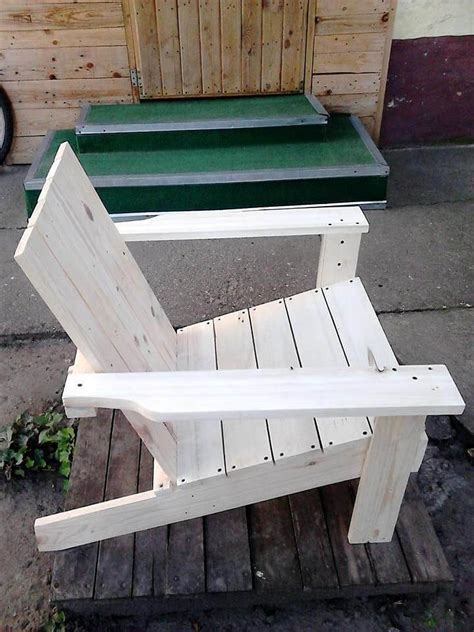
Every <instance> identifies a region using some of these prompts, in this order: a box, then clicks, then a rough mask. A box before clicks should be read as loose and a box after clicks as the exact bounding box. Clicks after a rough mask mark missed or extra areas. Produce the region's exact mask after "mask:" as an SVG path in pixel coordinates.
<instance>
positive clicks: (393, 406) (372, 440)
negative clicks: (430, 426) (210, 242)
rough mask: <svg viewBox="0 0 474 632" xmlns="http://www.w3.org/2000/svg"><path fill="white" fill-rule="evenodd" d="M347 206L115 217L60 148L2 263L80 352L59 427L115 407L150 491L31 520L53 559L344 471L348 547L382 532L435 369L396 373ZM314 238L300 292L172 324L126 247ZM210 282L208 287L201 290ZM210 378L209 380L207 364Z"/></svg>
mask: <svg viewBox="0 0 474 632" xmlns="http://www.w3.org/2000/svg"><path fill="white" fill-rule="evenodd" d="M365 232H368V224H367V221H366V219H365V217H364V215H363V214H362V212H361V210H360V209H359V208H357V207H356V208H291V209H287V208H276V209H254V210H248V209H247V210H230V211H199V212H189V213H164V214H162V215H158V216H157V217H155V218H153V219H149V220H143V221H131V222H125V223H118V224H114V223H113V221H112V220H111V218H110V217H109V215H108V214H107V211H106V209H105V208H104V206H103V204H102V202H101V201H100V199H99V197H98V196H97V194H96V192H95V190H94V188H93V187H92V185H91V183H90V181H89V179H88V177H87V176H86V174H85V173H84V171H83V170H82V168H81V166H80V164H79V162H78V160H77V158H76V157H75V155H74V153H73V152H72V150H71V149H70V147H69V146H68V145H67V144H64V145H62V146H61V147H60V149H59V151H58V153H57V156H56V160H55V162H54V164H53V166H52V168H51V170H50V172H49V175H48V177H47V180H46V184H45V186H44V188H43V191H42V193H41V196H40V199H39V201H38V205H37V207H36V209H35V211H34V213H33V215H32V217H31V219H30V221H29V223H28V227H27V229H26V230H25V233H24V235H23V237H22V239H21V241H20V244H19V246H18V249H17V252H16V255H15V258H16V260H17V262H18V263H19V264H20V266H21V267H22V268H23V270H24V271H25V273H26V274H27V275H28V277H29V279H30V280H31V282H32V283H33V285H34V286H35V288H36V290H37V291H38V293H39V294H40V295H41V296H42V297H43V299H44V300H45V302H46V303H47V304H48V306H49V307H50V309H51V311H52V312H53V313H54V314H55V316H56V318H57V319H58V320H59V322H60V323H61V324H62V326H63V327H64V329H65V330H66V332H67V333H68V334H69V336H70V337H71V339H72V340H73V341H74V343H75V344H76V346H77V348H78V352H77V358H76V362H75V364H74V366H73V367H72V368H71V370H70V373H69V376H68V377H67V380H66V386H65V389H64V394H63V400H64V403H65V406H66V410H67V412H68V414H69V416H72V417H85V416H94V415H95V408H96V407H107V408H119V409H121V410H122V411H123V412H124V414H125V415H126V417H127V419H128V421H129V422H130V424H131V425H132V426H133V427H134V428H135V430H136V431H137V433H138V434H139V436H140V437H141V439H142V440H143V442H144V443H145V445H146V446H147V447H148V449H149V450H150V452H151V453H152V455H153V456H154V458H155V482H154V489H153V490H152V491H147V492H143V493H137V494H134V495H132V496H127V497H125V498H120V499H117V500H111V501H107V502H102V503H99V504H95V505H91V506H88V507H83V508H81V509H75V510H72V511H66V512H64V513H60V514H57V515H53V516H48V517H45V518H40V519H38V520H37V521H36V524H35V529H36V535H37V541H38V546H39V548H40V549H41V550H58V549H65V548H69V547H73V546H77V545H82V544H86V543H89V542H94V541H97V540H102V539H106V538H111V537H114V536H119V535H123V534H126V533H131V532H135V531H139V530H142V529H148V528H151V527H156V526H159V525H164V524H169V523H172V522H178V521H181V520H187V519H190V518H194V517H197V516H203V515H206V514H210V513H215V512H220V511H224V510H227V509H231V508H233V507H238V506H243V505H246V504H249V503H254V502H259V501H262V500H266V499H270V498H275V497H278V496H282V495H286V494H290V493H294V492H298V491H303V490H306V489H309V488H312V487H317V486H322V485H326V484H329V483H335V482H338V481H343V480H348V479H352V478H357V477H360V484H359V487H358V493H357V498H356V502H355V507H354V513H353V516H352V522H351V525H350V531H349V540H350V542H352V543H360V542H386V541H389V540H390V539H391V538H392V534H393V531H394V527H395V523H396V520H397V516H398V512H399V508H400V504H401V501H402V498H403V494H404V491H405V487H406V484H407V480H408V477H409V474H410V472H411V471H414V470H417V469H418V467H419V465H420V463H421V460H422V458H423V453H424V450H425V447H426V436H425V434H424V421H425V416H426V415H427V414H458V413H461V412H462V410H463V407H464V403H463V401H462V399H461V396H460V395H459V392H458V390H457V388H456V386H455V384H454V383H453V381H452V379H451V377H450V375H449V373H448V371H447V369H446V367H444V366H400V365H399V364H398V363H397V360H396V358H395V355H394V353H393V351H392V349H391V347H390V345H389V343H388V341H387V339H386V337H385V334H384V332H383V330H382V328H381V326H380V323H379V321H378V319H377V316H376V314H375V312H374V310H373V308H372V305H371V303H370V300H369V298H368V296H367V294H366V292H365V290H364V287H363V285H362V283H361V282H360V280H359V279H357V278H354V275H355V272H356V265H357V258H358V252H359V245H360V240H361V235H362V233H365ZM310 234H318V235H321V238H322V244H321V252H320V257H319V269H318V276H317V281H316V287H315V288H314V289H313V290H310V291H308V292H303V293H301V294H297V295H295V296H290V297H288V298H284V299H283V298H282V299H280V300H276V301H272V302H270V303H266V304H264V305H259V306H256V307H251V308H249V309H242V310H239V311H236V312H233V313H230V314H226V315H224V316H218V317H217V318H214V319H212V320H207V321H204V322H200V323H197V324H194V325H190V326H189V327H183V328H182V329H179V330H178V331H177V332H176V331H175V330H174V329H173V327H172V325H171V323H170V321H169V320H168V318H167V316H166V314H165V312H164V311H163V309H162V307H161V306H160V304H159V302H158V301H157V299H156V297H155V296H154V294H153V292H152V290H151V289H150V287H149V285H148V283H147V281H146V280H145V278H144V276H143V274H142V273H141V271H140V269H139V268H138V265H137V264H136V262H135V261H134V259H133V257H132V256H131V254H130V252H129V250H128V248H127V246H126V243H125V242H126V241H144V240H169V239H212V238H238V237H251V236H252V237H257V236H258V237H264V236H270V235H271V236H276V235H310ZM209 282H210V283H212V278H210V279H209ZM216 369H219V370H218V371H216Z"/></svg>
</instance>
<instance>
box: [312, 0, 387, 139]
mask: <svg viewBox="0 0 474 632" xmlns="http://www.w3.org/2000/svg"><path fill="white" fill-rule="evenodd" d="M395 7H396V0H363V1H361V2H356V1H355V0H335V1H334V2H333V1H331V0H322V1H318V3H317V14H316V25H315V34H314V46H313V62H312V82H311V90H312V92H313V94H316V95H318V96H325V97H326V101H325V105H326V106H327V108H328V110H329V112H352V113H353V114H357V115H358V116H361V117H364V118H365V119H366V120H365V123H366V128H367V130H368V131H369V133H370V134H371V136H372V137H373V138H374V139H375V140H377V138H378V135H379V133H380V126H381V117H382V107H383V99H384V93H385V83H386V80H387V71H388V60H389V55H390V47H391V38H392V30H393V23H394V17H395ZM354 95H357V98H354ZM370 95H373V96H374V97H375V98H372V97H371V96H370Z"/></svg>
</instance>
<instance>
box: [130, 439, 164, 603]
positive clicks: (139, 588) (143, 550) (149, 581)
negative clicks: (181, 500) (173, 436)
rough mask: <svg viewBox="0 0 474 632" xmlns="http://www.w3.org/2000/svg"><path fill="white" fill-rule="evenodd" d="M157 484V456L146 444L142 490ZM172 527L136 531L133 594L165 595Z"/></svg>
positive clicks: (140, 595)
mask: <svg viewBox="0 0 474 632" xmlns="http://www.w3.org/2000/svg"><path fill="white" fill-rule="evenodd" d="M152 487H153V457H152V456H151V454H150V453H149V451H148V450H147V449H146V447H145V445H144V444H143V443H142V444H141V447H140V470H139V476H138V492H145V491H148V490H149V489H152ZM167 549H168V527H158V528H156V529H148V530H147V531H139V532H138V533H136V534H135V555H134V562H133V588H132V595H133V597H147V596H153V595H163V594H164V593H165V585H166V557H167Z"/></svg>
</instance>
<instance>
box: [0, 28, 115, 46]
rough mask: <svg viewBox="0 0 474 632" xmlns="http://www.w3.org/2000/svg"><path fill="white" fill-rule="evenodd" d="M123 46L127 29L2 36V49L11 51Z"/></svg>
mask: <svg viewBox="0 0 474 632" xmlns="http://www.w3.org/2000/svg"><path fill="white" fill-rule="evenodd" d="M99 44H100V45H101V46H123V45H124V44H125V29H124V28H123V27H121V26H117V27H113V28H83V29H73V28H71V29H44V30H38V31H17V30H14V29H13V30H11V31H10V32H7V33H4V34H3V35H2V47H4V48H9V49H12V48H14V49H20V50H21V49H29V48H33V49H35V50H36V49H38V48H49V49H52V50H54V49H56V48H69V47H71V46H83V47H84V46H98V45H99Z"/></svg>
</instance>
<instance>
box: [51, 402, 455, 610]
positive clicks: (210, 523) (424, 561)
mask: <svg viewBox="0 0 474 632" xmlns="http://www.w3.org/2000/svg"><path fill="white" fill-rule="evenodd" d="M107 415H108V422H107ZM101 419H102V423H97V421H99V420H101ZM107 423H108V425H107ZM81 424H82V428H83V430H82V431H81V429H80V431H79V434H78V439H77V447H76V452H75V455H74V463H73V473H72V475H71V485H70V491H69V493H68V498H67V507H68V508H70V507H72V506H76V505H77V504H79V505H84V504H89V503H91V502H94V501H95V500H97V498H99V499H101V498H102V496H103V492H104V485H105V470H106V462H107V455H108V452H109V444H110V425H111V413H110V412H100V413H99V417H98V419H97V420H94V419H87V420H84V421H82V422H81ZM84 428H85V429H86V431H85V430H84ZM87 437H88V439H87ZM86 439H87V440H86ZM142 449H143V448H142ZM143 451H144V453H142V459H141V468H140V474H141V476H140V481H139V488H140V490H142V489H145V488H149V487H150V486H151V458H149V455H148V452H147V451H146V450H144V449H143ZM143 456H145V459H143ZM101 467H103V472H104V474H103V476H102V483H100V481H101V478H100V476H98V473H100V469H101ZM353 484H354V483H353V482H352V485H353ZM142 485H143V487H142ZM349 485H350V484H349V483H341V484H338V485H333V486H330V487H326V488H321V489H320V490H310V491H308V492H302V493H299V494H294V495H292V496H289V497H284V498H280V499H277V501H269V502H265V503H259V504H258V505H253V506H251V507H247V508H241V509H236V510H232V511H230V512H225V513H222V514H217V515H214V516H208V517H206V518H205V519H204V521H205V526H206V528H205V530H204V531H205V538H206V543H205V549H204V550H205V560H204V563H205V569H206V570H205V572H206V580H207V581H206V582H205V581H204V580H203V575H201V576H199V573H196V572H195V571H193V572H191V574H190V578H191V579H190V581H187V580H186V577H185V575H186V573H187V567H186V568H184V567H183V566H182V565H179V562H180V561H181V562H182V561H183V551H185V553H186V555H187V554H188V552H189V549H193V548H194V549H195V548H196V541H193V542H189V541H186V536H187V535H188V534H189V530H188V531H187V533H186V528H184V529H183V532H182V533H181V534H180V538H179V541H178V538H174V542H172V543H171V545H172V547H171V548H172V549H173V547H174V549H175V551H178V550H179V549H181V556H180V557H179V556H175V557H174V562H173V552H172V551H171V561H172V564H174V567H170V568H169V571H172V570H175V571H176V573H179V575H175V576H178V580H174V576H173V577H171V572H169V579H171V580H173V584H174V586H173V587H172V588H174V592H171V591H170V592H169V593H168V594H166V593H165V590H164V579H165V578H164V572H165V569H166V566H167V564H166V554H167V537H166V534H167V529H168V527H163V528H161V529H153V530H150V531H148V532H142V533H141V534H136V535H135V564H134V582H133V592H132V593H131V594H128V595H127V597H122V598H118V599H116V600H115V602H114V604H113V606H110V605H108V606H107V605H106V604H108V603H109V602H108V601H107V600H103V599H98V598H97V596H96V597H95V598H94V597H93V595H92V591H91V586H92V585H93V580H94V573H95V567H96V559H97V547H98V545H90V546H89V545H87V546H84V547H78V548H77V549H71V550H69V551H65V552H61V553H58V554H56V559H55V568H54V573H53V587H52V597H53V600H54V601H55V602H57V604H58V606H60V607H62V606H66V607H68V608H70V609H71V610H75V609H78V611H81V612H85V611H88V612H90V613H91V614H94V613H98V612H101V609H102V608H105V607H107V608H109V612H110V607H112V608H113V612H114V613H117V612H120V613H122V614H129V615H135V614H137V611H139V612H140V613H141V612H144V609H145V608H148V609H149V611H150V612H172V611H173V610H177V609H182V608H183V607H195V604H196V597H197V596H198V595H199V604H200V605H199V607H200V608H201V607H202V608H203V609H205V608H209V607H219V606H221V605H225V604H226V603H227V604H228V598H232V602H233V603H235V604H236V605H237V604H241V605H245V604H247V605H249V604H256V603H262V604H264V603H268V604H270V603H274V604H275V605H276V604H277V603H281V598H282V595H286V599H288V600H290V601H291V602H292V603H293V602H298V601H304V599H305V598H306V599H307V598H308V597H310V596H311V595H314V597H318V598H332V597H337V596H343V597H351V596H353V595H354V594H364V595H370V594H383V593H393V592H394V591H395V590H396V591H397V593H398V592H399V593H400V594H402V593H406V592H408V593H409V592H419V591H427V590H429V591H430V590H431V591H435V590H437V589H439V588H446V587H447V586H448V585H450V583H451V582H452V576H451V573H450V571H449V567H448V565H447V562H446V559H445V557H444V554H443V551H442V548H441V546H440V544H439V541H438V539H437V537H436V534H435V532H434V529H433V526H432V523H431V520H430V517H429V515H428V513H427V512H426V509H425V508H424V506H423V503H422V501H421V499H420V496H419V492H417V490H416V485H415V486H414V485H413V483H411V484H410V485H409V492H408V494H407V497H406V499H405V501H404V503H403V505H402V510H401V513H400V519H399V521H398V524H397V532H398V536H399V542H400V544H401V547H402V550H403V556H404V558H405V559H406V563H407V564H408V568H409V570H410V574H411V576H412V578H413V579H412V580H410V579H409V578H408V581H406V580H407V576H406V573H405V572H403V570H402V569H403V565H402V564H400V565H398V562H399V560H400V557H399V555H400V553H399V552H400V549H399V548H398V544H397V540H394V541H393V542H392V543H390V544H388V545H387V544H382V545H380V544H376V545H367V546H364V545H357V546H351V545H349V544H348V543H347V528H348V524H349V520H350V515H351V511H352V497H353V493H352V491H351V490H350V489H349ZM81 489H82V491H81ZM93 494H96V495H95V496H94V495H93ZM97 494H98V495H97ZM319 498H321V499H322V501H323V502H320V501H319ZM285 503H286V510H285V511H283V512H282V509H281V507H282V506H285ZM288 503H289V507H290V508H291V513H290V511H289V510H288ZM247 512H248V514H249V517H250V524H249V526H247V520H246V518H245V514H246V513H247ZM237 514H238V515H237ZM242 516H243V519H242ZM222 517H224V520H223V519H222ZM219 520H220V522H219ZM291 522H292V525H291V524H290V523H291ZM326 523H327V525H328V527H329V529H330V533H329V535H328V534H327V533H325V530H326ZM181 524H183V525H186V523H181ZM290 526H291V528H290ZM292 529H294V534H293V533H292ZM153 532H155V533H157V532H161V534H162V536H161V537H160V539H159V546H156V545H153V544H152V547H153V581H154V591H153V595H150V571H151V569H150V559H149V557H145V558H142V559H140V556H141V555H143V553H144V548H143V545H144V540H142V542H141V543H138V544H137V542H139V538H141V537H144V538H148V537H149V536H150V535H151V534H152V533H153ZM218 535H220V536H221V538H222V539H221V540H219V537H218ZM226 535H227V536H228V537H225V538H224V537H223V536H226ZM329 536H330V537H329ZM249 537H250V539H251V546H252V563H253V565H254V566H253V572H254V573H255V575H254V577H255V585H254V588H253V590H252V583H251V581H249V578H250V575H251V572H252V571H251V569H250V564H249V562H248V558H247V562H246V563H245V564H242V560H243V559H245V558H244V557H242V556H241V555H240V553H239V550H240V551H241V550H242V549H241V548H240V549H239V547H237V546H236V545H235V542H234V541H233V540H235V539H237V538H238V539H240V540H241V542H243V543H245V542H246V546H247V547H249ZM117 539H118V540H120V538H117ZM288 540H289V541H290V546H289V548H288V549H287V548H286V547H287V543H288ZM108 542H113V540H110V541H108ZM283 542H284V543H285V544H284V545H283V544H282V543H283ZM103 544H105V542H104V543H102V545H103ZM197 544H198V545H199V541H198V542H197ZM102 545H101V546H102ZM240 546H241V545H240ZM283 546H284V547H285V548H284V549H282V547H283ZM331 548H332V551H331ZM94 550H95V554H94V555H93V556H92V560H93V561H92V567H91V566H90V561H88V559H89V558H88V555H90V554H88V553H87V551H94ZM282 550H285V551H286V552H285V555H284V560H280V559H277V558H279V557H280V555H281V551H282ZM288 551H289V554H288ZM367 552H368V555H367ZM295 556H296V558H295ZM191 557H192V558H194V559H196V558H195V557H194V555H193V553H192V554H191ZM199 559H200V558H199ZM295 560H296V563H295ZM88 564H89V566H88ZM332 564H335V568H334V566H332ZM298 565H299V569H300V570H298V572H296V570H297V568H298ZM371 565H372V568H371ZM91 568H92V572H91ZM201 568H203V567H202V566H201ZM246 568H247V569H248V573H249V575H248V576H247V575H246V570H245V569H246ZM285 569H286V570H285ZM335 569H336V570H335ZM259 570H260V571H261V573H263V577H266V578H267V579H266V580H265V581H264V580H263V577H262V576H261V575H260V573H259V575H260V576H258V577H257V575H256V571H259ZM287 571H288V574H287V575H286V574H285V573H286V572H287ZM299 572H301V577H302V581H301V580H298V576H299V575H298V574H299ZM335 572H337V574H338V575H339V578H340V580H341V582H340V585H339V586H338V584H337V581H336V578H335ZM140 573H143V575H142V576H141V577H140ZM287 576H288V577H289V582H286V581H283V579H282V577H285V578H286V577H287ZM91 577H92V579H91ZM257 579H258V581H259V582H260V584H259V585H258V586H257ZM297 580H298V581H297ZM395 580H396V581H395ZM130 581H131V580H130ZM204 584H207V585H206V587H205V591H204V588H203V585H204ZM268 586H272V587H273V588H272V589H270V590H267V589H266V588H267V587H268ZM180 591H181V592H180ZM193 591H195V592H193ZM196 591H197V592H196ZM139 595H140V600H139V601H137V600H136V598H135V597H138V596H139ZM220 597H222V598H226V600H224V601H223V600H221V599H220ZM183 599H184V601H183ZM186 599H188V600H189V601H186ZM272 600H273V601H272ZM138 604H140V606H139V607H138ZM185 604H188V605H187V606H186V605H185Z"/></svg>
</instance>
